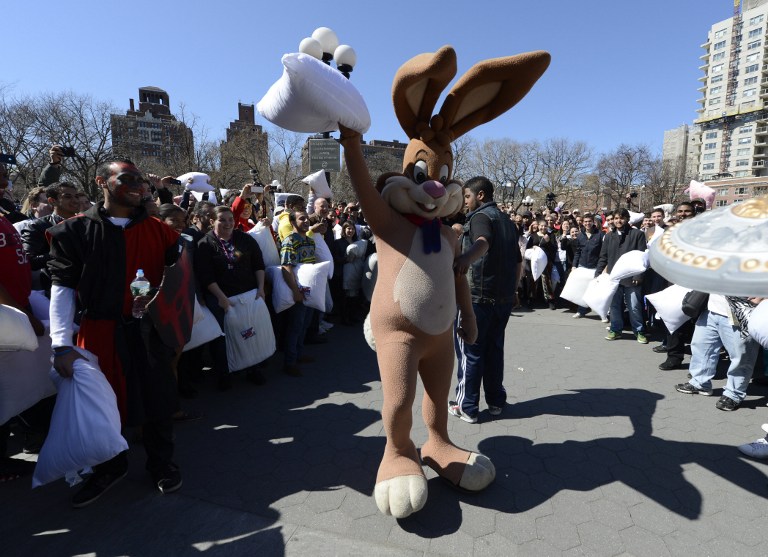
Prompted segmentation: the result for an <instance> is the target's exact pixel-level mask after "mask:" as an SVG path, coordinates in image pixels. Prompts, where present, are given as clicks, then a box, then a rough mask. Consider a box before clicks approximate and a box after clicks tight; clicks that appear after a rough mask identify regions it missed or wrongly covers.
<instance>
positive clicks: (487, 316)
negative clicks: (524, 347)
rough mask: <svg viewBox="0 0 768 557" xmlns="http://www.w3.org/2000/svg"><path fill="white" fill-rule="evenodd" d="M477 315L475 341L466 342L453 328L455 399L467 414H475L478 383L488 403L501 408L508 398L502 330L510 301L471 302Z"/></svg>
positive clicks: (506, 319) (505, 326) (477, 402)
mask: <svg viewBox="0 0 768 557" xmlns="http://www.w3.org/2000/svg"><path fill="white" fill-rule="evenodd" d="M472 308H473V309H474V311H475V318H476V319H477V341H476V342H475V344H466V343H465V342H464V341H463V340H462V339H461V338H459V336H458V335H456V334H455V331H454V344H455V347H456V358H457V359H458V360H459V365H458V378H459V383H458V384H457V385H456V403H457V404H458V405H459V406H460V407H461V411H462V412H463V413H464V414H466V415H467V416H477V412H478V404H479V402H480V384H481V383H482V384H483V390H484V391H485V401H486V402H487V403H488V405H489V406H498V407H499V408H502V407H503V406H504V403H505V402H506V400H507V391H506V390H505V389H504V385H503V384H502V383H503V382H504V330H505V329H506V328H507V321H509V314H510V313H511V312H512V303H508V304H472Z"/></svg>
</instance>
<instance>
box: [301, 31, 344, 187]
mask: <svg viewBox="0 0 768 557" xmlns="http://www.w3.org/2000/svg"><path fill="white" fill-rule="evenodd" d="M299 52H302V53H304V54H308V55H310V56H312V57H313V58H317V59H318V60H322V61H323V62H325V63H326V64H328V65H329V66H330V65H331V61H334V62H336V69H337V70H338V71H339V72H341V74H342V75H343V76H344V77H346V78H347V79H349V74H350V73H352V70H353V69H354V67H355V64H357V54H356V53H355V50H354V49H353V48H352V47H351V46H349V45H346V44H342V45H340V44H339V38H338V37H337V36H336V33H334V31H333V30H332V29H329V28H328V27H318V28H317V29H315V30H314V31H313V32H312V36H311V37H306V38H305V39H302V41H301V42H300V43H299ZM330 137H331V132H323V138H324V139H329V138H330ZM325 179H326V181H327V182H328V187H330V186H331V173H330V172H329V171H326V172H325Z"/></svg>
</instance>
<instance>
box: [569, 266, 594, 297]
mask: <svg viewBox="0 0 768 557" xmlns="http://www.w3.org/2000/svg"><path fill="white" fill-rule="evenodd" d="M593 278H595V270H594V269H587V268H586V267H576V268H575V269H571V272H570V274H569V275H568V280H566V281H565V286H563V291H562V292H560V297H561V298H563V299H564V300H568V301H569V302H573V303H574V304H576V305H578V306H582V307H586V306H587V305H588V304H587V303H586V302H584V292H586V291H587V286H589V283H590V282H592V279H593Z"/></svg>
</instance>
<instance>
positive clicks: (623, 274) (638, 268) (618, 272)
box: [610, 249, 648, 281]
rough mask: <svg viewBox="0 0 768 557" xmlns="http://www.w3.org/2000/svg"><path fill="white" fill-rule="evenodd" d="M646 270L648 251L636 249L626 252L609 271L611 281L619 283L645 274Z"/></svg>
mask: <svg viewBox="0 0 768 557" xmlns="http://www.w3.org/2000/svg"><path fill="white" fill-rule="evenodd" d="M647 268H648V251H647V250H646V251H640V250H638V249H636V250H632V251H628V252H627V253H625V254H624V255H622V256H621V257H619V259H618V260H616V263H615V264H614V266H613V269H611V273H610V274H611V280H615V281H620V280H623V279H625V278H628V277H633V276H635V275H639V274H642V273H644V272H645V270H646V269H647Z"/></svg>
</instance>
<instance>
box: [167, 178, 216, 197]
mask: <svg viewBox="0 0 768 557" xmlns="http://www.w3.org/2000/svg"><path fill="white" fill-rule="evenodd" d="M176 179H177V180H179V181H180V182H181V185H182V186H184V187H185V188H186V189H188V190H189V191H193V192H194V191H197V192H203V193H204V192H207V191H213V190H214V187H213V186H212V185H211V183H210V182H211V178H210V176H208V175H207V174H204V173H203V172H187V173H186V174H182V175H181V176H179V177H178V178H176ZM195 198H197V196H195ZM198 201H200V200H199V199H198Z"/></svg>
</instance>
